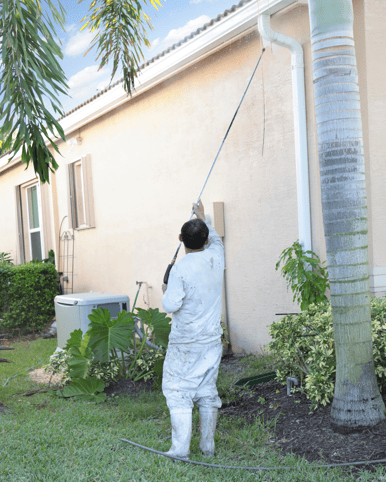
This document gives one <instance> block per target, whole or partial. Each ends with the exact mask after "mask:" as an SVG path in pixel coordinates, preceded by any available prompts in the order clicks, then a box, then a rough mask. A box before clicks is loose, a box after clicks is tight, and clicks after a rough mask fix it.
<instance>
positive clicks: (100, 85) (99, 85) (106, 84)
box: [97, 78, 110, 90]
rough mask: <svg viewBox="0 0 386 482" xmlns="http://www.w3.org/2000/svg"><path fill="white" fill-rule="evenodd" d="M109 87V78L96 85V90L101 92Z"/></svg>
mask: <svg viewBox="0 0 386 482" xmlns="http://www.w3.org/2000/svg"><path fill="white" fill-rule="evenodd" d="M109 85H110V78H108V79H106V80H102V82H99V84H98V85H97V90H103V89H105V88H106V87H108V86H109Z"/></svg>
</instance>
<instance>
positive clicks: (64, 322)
mask: <svg viewBox="0 0 386 482" xmlns="http://www.w3.org/2000/svg"><path fill="white" fill-rule="evenodd" d="M98 308H106V309H108V310H109V311H110V313H111V318H117V317H118V313H120V312H121V311H130V300H129V297H128V296H126V295H116V294H112V293H93V292H91V293H76V294H73V295H60V296H57V297H56V298H55V314H56V327H57V331H58V347H59V348H64V347H65V346H66V344H67V340H68V339H69V338H70V333H72V332H73V331H74V330H78V329H81V330H82V332H83V333H86V331H87V330H88V326H89V323H90V320H89V319H88V315H91V312H92V310H93V309H98Z"/></svg>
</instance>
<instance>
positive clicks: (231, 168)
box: [56, 31, 298, 352]
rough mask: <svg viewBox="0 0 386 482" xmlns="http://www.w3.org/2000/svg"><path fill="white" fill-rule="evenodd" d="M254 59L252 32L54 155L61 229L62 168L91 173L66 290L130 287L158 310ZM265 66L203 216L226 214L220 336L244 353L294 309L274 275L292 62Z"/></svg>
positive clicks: (292, 220)
mask: <svg viewBox="0 0 386 482" xmlns="http://www.w3.org/2000/svg"><path fill="white" fill-rule="evenodd" d="M260 50H261V45H260V43H259V38H258V35H257V33H256V32H255V31H254V32H253V33H250V34H249V35H247V36H246V37H244V38H242V39H240V40H238V41H237V42H235V43H233V44H231V45H230V46H228V47H226V48H224V49H223V50H220V51H219V52H217V53H215V54H214V55H211V56H210V57H208V58H206V59H205V60H203V61H201V62H199V63H197V64H196V65H194V66H192V67H190V68H188V69H186V70H185V71H183V72H182V73H180V74H178V75H177V76H175V77H173V78H171V79H169V80H167V81H166V82H163V83H162V84H160V85H159V86H158V87H156V88H154V89H152V90H151V91H148V92H147V93H144V94H142V95H140V96H138V97H134V98H133V99H131V100H130V101H128V102H127V103H126V104H124V105H123V106H121V107H119V108H118V109H115V110H114V111H113V112H111V113H109V114H107V115H105V116H104V117H102V118H100V119H98V120H96V121H94V122H92V123H90V124H89V125H87V126H86V127H84V128H83V129H81V130H80V132H77V134H76V135H80V136H81V138H82V144H81V145H80V146H75V147H73V148H72V150H71V151H70V152H68V150H69V148H68V146H67V145H65V144H63V143H62V144H61V145H60V150H61V152H62V154H63V156H64V159H65V161H64V162H63V160H62V159H61V158H60V157H58V156H57V162H58V163H59V164H60V166H61V167H60V168H59V171H58V172H57V174H56V187H57V197H58V202H57V205H58V216H59V222H61V220H62V218H63V217H64V216H65V215H67V214H68V207H67V206H68V204H67V185H66V179H65V176H66V170H65V169H63V165H64V163H65V162H73V161H75V160H76V159H77V158H79V157H80V156H83V155H85V154H90V156H91V165H92V175H93V190H94V208H95V225H96V227H95V229H89V230H79V231H77V232H76V239H75V255H76V257H75V288H74V290H75V291H89V290H93V291H109V292H117V293H128V294H129V296H130V297H131V299H133V298H134V295H135V292H136V289H137V286H136V284H135V282H136V281H147V282H148V283H149V285H150V286H151V287H152V288H151V290H150V297H151V303H152V306H154V307H161V298H162V291H161V284H162V279H163V275H164V272H165V269H166V267H167V265H168V263H169V262H170V260H171V258H172V256H173V254H174V252H175V250H176V248H177V245H178V240H177V237H178V233H179V229H180V227H181V225H182V224H183V222H185V221H186V220H187V219H188V217H189V214H190V209H191V204H192V202H193V201H195V200H196V198H197V196H198V193H199V191H200V189H201V187H202V184H203V182H204V180H205V178H206V175H207V173H208V170H209V168H210V165H211V163H212V161H213V159H214V157H215V155H216V153H217V150H218V149H219V146H220V143H221V141H222V139H223V136H224V134H225V132H226V130H227V128H228V125H229V123H230V121H231V119H232V116H233V114H234V112H235V109H236V107H237V105H238V103H239V101H240V99H241V96H242V93H243V91H244V89H245V87H246V85H247V83H248V80H249V77H250V75H251V73H252V71H253V68H254V66H255V63H256V61H257V58H258V55H259V54H260ZM263 58H264V61H263V68H262V69H259V71H258V72H257V74H256V78H255V79H254V81H253V83H252V85H251V87H250V91H249V92H248V95H247V97H246V98H245V101H244V104H243V106H242V108H241V109H240V111H239V114H238V117H237V119H236V121H235V123H234V125H233V128H232V130H231V132H230V134H229V136H228V139H227V142H226V144H225V145H224V148H223V151H222V153H221V156H220V158H219V160H218V163H217V165H216V167H215V169H214V171H213V174H212V177H211V179H210V181H209V183H208V185H207V188H206V190H205V193H204V196H203V202H204V205H205V206H206V208H207V210H208V211H209V213H210V214H211V211H212V203H213V202H215V201H222V202H224V205H225V230H226V234H225V245H226V264H227V273H226V278H227V294H228V309H229V312H228V317H229V324H230V333H231V337H232V344H233V348H234V349H235V350H237V351H240V350H245V351H246V352H251V351H257V350H258V349H259V348H260V347H262V345H264V344H265V343H266V342H267V341H268V329H267V325H268V324H269V323H270V322H271V321H272V320H273V319H275V318H277V317H275V313H280V312H283V311H284V312H287V311H294V310H295V311H296V310H297V308H296V307H294V306H293V304H292V300H291V295H290V294H289V293H287V290H286V285H285V282H284V280H282V279H281V276H280V275H279V273H278V272H276V271H275V263H276V261H277V259H278V257H279V254H280V252H281V251H282V250H283V249H284V248H285V247H287V246H289V245H290V244H292V242H293V241H294V240H296V239H297V237H298V235H297V231H298V227H297V204H296V178H295V158H294V128H293V117H292V90H291V89H292V87H291V71H290V57H289V54H288V52H285V51H283V52H279V53H277V54H275V55H273V54H271V53H269V52H266V54H265V57H263ZM263 77H264V95H263ZM264 98H265V119H264ZM264 131H265V135H264V139H263V134H264ZM182 254H183V253H182V252H181V253H180V257H181V256H182ZM143 294H144V293H143ZM142 296H143V295H142V294H141V296H140V300H141V301H142ZM142 305H143V303H142Z"/></svg>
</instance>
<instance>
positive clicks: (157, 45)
mask: <svg viewBox="0 0 386 482" xmlns="http://www.w3.org/2000/svg"><path fill="white" fill-rule="evenodd" d="M160 1H161V4H162V7H158V11H157V10H156V9H155V8H154V7H153V6H152V5H151V4H150V1H148V3H149V5H148V6H147V7H146V10H145V12H146V13H147V14H148V15H149V17H150V18H151V23H152V25H153V27H154V30H148V32H147V33H148V38H149V40H150V42H151V48H150V49H149V48H148V47H145V46H143V48H142V50H143V53H144V56H145V61H146V60H149V59H151V58H152V57H154V56H156V55H158V54H159V53H160V52H162V51H163V50H165V49H167V48H168V47H170V46H171V45H173V44H174V43H176V42H178V41H180V40H182V39H183V38H184V37H186V36H187V35H189V34H190V33H192V32H193V31H195V30H197V29H198V28H200V27H202V26H203V25H204V24H205V23H207V22H209V21H210V20H211V19H212V18H215V17H217V15H218V14H220V13H223V12H224V11H225V10H226V9H228V8H230V7H231V6H232V5H234V4H237V3H239V0H160ZM61 3H62V5H63V6H64V8H65V10H66V12H67V14H66V23H65V31H63V30H59V28H58V29H57V35H58V38H59V40H60V42H61V47H62V51H63V56H64V57H63V60H62V61H61V65H62V68H63V70H64V72H65V74H66V77H67V83H68V86H69V97H66V96H61V97H60V100H61V103H62V106H63V109H64V112H68V111H69V110H71V109H73V108H74V107H76V106H78V105H79V104H81V103H82V102H84V101H85V100H87V99H89V98H90V97H92V96H93V95H95V94H97V93H98V91H100V90H102V89H104V88H105V87H107V86H108V85H109V83H110V75H111V69H110V68H109V67H108V66H106V67H104V68H102V69H101V70H99V69H98V67H99V63H98V61H97V60H96V51H95V49H94V50H91V51H90V52H89V53H88V54H87V55H86V56H84V53H85V52H86V51H87V50H88V49H89V47H90V42H91V41H92V39H93V37H94V34H93V33H91V32H90V31H89V30H87V29H84V30H82V31H80V29H81V28H82V25H83V24H82V23H81V20H82V19H83V17H84V16H86V15H87V11H88V8H89V5H90V3H91V0H85V1H83V2H81V3H80V4H78V3H77V1H76V0H62V1H61ZM119 79H120V75H119V73H118V72H117V74H116V76H115V77H114V80H113V82H115V81H117V80H119Z"/></svg>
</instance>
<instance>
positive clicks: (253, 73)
mask: <svg viewBox="0 0 386 482" xmlns="http://www.w3.org/2000/svg"><path fill="white" fill-rule="evenodd" d="M264 51H265V49H263V50H262V51H261V54H260V57H259V60H258V61H257V64H256V67H255V68H254V70H253V72H252V75H251V78H250V79H249V82H248V85H247V88H246V89H245V91H244V94H243V96H242V98H241V101H240V103H239V105H238V107H237V109H236V112H235V114H234V116H233V118H232V121H231V123H230V124H229V127H228V130H227V131H226V134H225V136H224V139H223V141H222V143H221V146H220V149H219V150H218V152H217V155H216V157H215V159H214V161H213V163H212V166H211V168H210V170H209V173H208V175H207V177H206V179H205V182H204V185H203V186H202V189H201V192H200V194H199V196H198V199H197V203H198V201H199V200H200V199H201V196H202V193H203V192H204V189H205V187H206V185H207V182H208V181H209V177H210V175H211V174H212V171H213V168H214V165H215V164H216V161H217V159H218V156H219V155H220V152H221V150H222V148H223V145H224V143H225V140H226V138H227V137H228V134H229V131H230V130H231V127H232V125H233V122H234V120H235V118H236V116H237V113H238V112H239V109H240V107H241V104H242V103H243V100H244V97H245V95H246V93H247V92H248V89H249V86H250V85H251V82H252V79H253V77H254V75H255V73H256V70H257V67H258V66H259V63H260V60H261V57H262V56H263V53H264ZM197 203H196V204H197ZM193 214H194V210H192V214H191V215H190V218H189V221H190V220H191V219H192V217H193ZM181 244H182V243H181V242H180V244H179V245H178V248H177V251H176V253H175V255H174V256H173V259H172V261H171V263H170V264H169V266H168V267H167V269H166V272H165V275H164V284H168V281H169V274H170V270H171V269H172V268H173V266H174V263H175V262H176V260H177V256H178V252H179V250H180V248H181Z"/></svg>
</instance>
